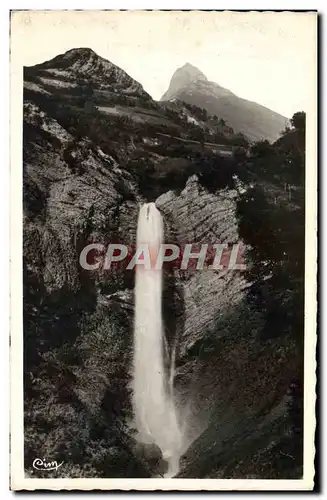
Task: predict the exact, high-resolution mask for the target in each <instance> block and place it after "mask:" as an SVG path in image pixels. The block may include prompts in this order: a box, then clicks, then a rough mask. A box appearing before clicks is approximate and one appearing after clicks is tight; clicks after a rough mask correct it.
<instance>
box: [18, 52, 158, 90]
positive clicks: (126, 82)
mask: <svg viewBox="0 0 327 500" xmlns="http://www.w3.org/2000/svg"><path fill="white" fill-rule="evenodd" d="M27 69H28V72H29V73H31V72H32V73H35V74H34V77H35V76H37V77H38V78H39V80H40V81H39V82H38V83H46V84H47V85H51V84H54V85H55V86H60V87H63V86H65V87H67V85H68V82H71V84H76V82H77V81H78V80H80V79H85V80H87V81H88V82H89V83H90V84H91V85H92V87H93V88H94V89H98V90H109V89H112V90H114V91H115V92H118V93H119V92H121V93H124V94H130V95H135V96H137V97H142V98H144V99H150V96H149V94H147V92H145V91H144V89H143V87H142V85H141V84H140V83H139V82H137V81H136V80H134V79H133V78H132V77H131V76H129V75H128V74H127V73H126V71H124V70H123V69H122V68H119V67H118V66H116V65H115V64H113V63H112V62H110V61H108V60H107V59H105V58H104V57H101V56H99V55H98V54H97V53H96V52H94V50H92V49H91V48H89V47H79V48H73V49H70V50H68V51H66V52H65V53H63V54H59V55H58V56H56V57H54V58H53V59H50V60H49V61H45V62H44V63H41V64H36V65H35V66H30V67H28V68H27ZM27 76H28V75H27ZM34 80H35V78H34ZM51 80H52V81H51ZM60 82H61V83H60Z"/></svg>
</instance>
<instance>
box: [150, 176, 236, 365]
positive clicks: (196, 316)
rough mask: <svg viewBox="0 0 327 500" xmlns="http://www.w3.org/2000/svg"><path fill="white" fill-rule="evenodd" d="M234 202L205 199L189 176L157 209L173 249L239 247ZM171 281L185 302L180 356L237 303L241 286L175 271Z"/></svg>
mask: <svg viewBox="0 0 327 500" xmlns="http://www.w3.org/2000/svg"><path fill="white" fill-rule="evenodd" d="M235 198H236V192H234V191H231V190H228V189H226V190H221V191H219V192H217V193H215V194H212V193H209V192H208V191H206V190H205V189H204V188H203V187H202V186H201V185H200V184H199V182H198V179H197V176H193V177H191V178H189V180H188V181H187V183H186V186H185V188H184V189H183V191H182V192H181V193H180V195H177V194H175V193H174V192H172V191H170V192H168V193H165V194H164V195H162V196H160V197H159V198H158V199H157V201H156V205H157V207H158V208H159V209H160V210H161V211H162V213H163V214H164V216H165V217H166V219H167V220H168V221H169V222H168V225H169V226H170V228H171V231H172V232H173V233H174V235H175V238H176V242H177V244H179V245H181V246H182V245H183V244H185V243H204V244H211V245H214V244H216V243H227V244H234V243H238V233H237V221H236V218H235V210H236V206H235ZM175 279H176V280H177V281H179V283H180V285H181V288H182V290H183V297H184V325H183V331H182V332H181V335H180V344H179V350H180V351H179V352H180V355H183V354H185V353H186V352H187V350H188V349H189V348H191V347H192V345H193V344H194V342H195V341H196V340H198V339H200V338H201V337H202V336H203V335H204V333H205V332H206V331H207V330H209V329H210V328H211V327H212V326H213V324H214V322H215V320H216V317H217V315H218V314H224V312H225V311H226V309H228V308H230V307H232V306H233V304H237V303H238V302H239V301H240V300H241V299H242V297H243V288H244V286H245V281H244V279H243V278H242V277H241V275H240V273H239V272H236V271H232V270H228V269H224V270H222V271H214V270H211V269H208V268H206V267H204V269H203V270H194V271H193V272H192V273H188V275H187V276H183V274H182V272H179V271H178V270H177V271H176V274H175Z"/></svg>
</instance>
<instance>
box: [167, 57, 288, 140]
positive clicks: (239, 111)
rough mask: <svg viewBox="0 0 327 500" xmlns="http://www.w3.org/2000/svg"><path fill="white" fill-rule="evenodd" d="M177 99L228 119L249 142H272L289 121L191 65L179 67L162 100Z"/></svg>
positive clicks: (230, 124) (235, 129)
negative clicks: (264, 140) (207, 76)
mask: <svg viewBox="0 0 327 500" xmlns="http://www.w3.org/2000/svg"><path fill="white" fill-rule="evenodd" d="M172 99H179V100H181V101H185V102H187V103H189V104H194V105H196V106H199V107H201V108H204V109H206V110H207V111H208V112H210V113H211V114H215V115H217V116H218V117H219V118H222V119H224V120H225V121H227V123H228V125H229V126H231V127H232V128H233V129H234V131H235V132H242V133H243V134H245V135H246V136H247V137H248V138H249V139H250V140H251V141H257V140H261V139H268V140H269V141H275V140H276V139H277V138H278V137H279V136H280V133H281V131H282V130H283V129H284V128H285V126H286V125H287V123H288V120H287V118H285V117H284V116H282V115H280V114H279V113H276V112H274V111H272V110H270V109H268V108H266V107H264V106H261V105H260V104H257V103H255V102H251V101H247V100H246V99H241V98H240V97H238V96H236V95H235V94H233V93H232V92H231V91H230V90H228V89H225V88H223V87H221V86H220V85H218V84H217V83H215V82H210V81H208V79H207V78H206V76H205V75H204V74H203V73H202V72H201V71H200V70H199V69H197V68H195V67H194V66H192V65H191V64H185V65H184V66H183V67H181V68H178V69H177V70H176V71H175V73H174V74H173V76H172V79H171V82H170V85H169V88H168V90H167V91H166V92H165V94H164V95H163V96H162V98H161V100H162V101H169V100H172Z"/></svg>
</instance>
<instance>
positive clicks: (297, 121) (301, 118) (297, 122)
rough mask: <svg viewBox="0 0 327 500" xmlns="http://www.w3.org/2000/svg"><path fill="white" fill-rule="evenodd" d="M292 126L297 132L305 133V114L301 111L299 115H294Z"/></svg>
mask: <svg viewBox="0 0 327 500" xmlns="http://www.w3.org/2000/svg"><path fill="white" fill-rule="evenodd" d="M291 125H292V127H294V128H295V129H296V130H299V131H301V132H302V131H304V130H305V112H304V111H299V112H297V113H294V115H293V116H292V118H291Z"/></svg>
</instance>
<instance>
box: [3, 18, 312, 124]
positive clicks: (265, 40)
mask: <svg viewBox="0 0 327 500" xmlns="http://www.w3.org/2000/svg"><path fill="white" fill-rule="evenodd" d="M316 19H317V17H316V14H315V13H310V14H307V13H292V12H281V13H270V12H267V13H260V12H252V13H237V12H196V11H193V12H163V11H161V12H158V11H153V12H142V11H128V12H119V11H112V12H110V11H106V12H104V11H48V12H46V11H27V12H15V13H14V15H13V20H12V31H11V35H12V51H13V52H15V56H16V57H19V60H20V62H21V64H22V65H27V66H29V65H33V64H37V63H40V62H44V61H46V60H48V59H51V58H52V57H54V56H56V55H58V54H60V53H63V52H65V51H66V50H69V49H72V48H77V47H90V48H91V49H93V50H94V51H95V52H96V53H97V54H99V55H100V56H102V57H104V58H106V59H108V60H110V61H111V62H113V63H114V64H116V65H118V66H120V67H121V68H123V69H124V70H125V71H126V72H127V73H128V74H129V75H130V76H132V77H133V78H134V79H135V80H137V81H139V82H140V83H141V84H142V85H143V87H144V89H145V90H146V91H147V92H148V93H149V94H150V95H151V96H152V97H153V98H154V99H156V100H158V99H160V97H161V96H162V94H163V93H164V92H165V91H166V90H167V88H168V85H169V81H170V78H171V76H172V74H173V73H174V71H175V70H176V69H177V68H178V67H180V66H182V65H184V64H185V63H186V62H189V63H191V64H193V65H194V66H196V67H198V68H199V69H200V70H201V71H202V72H203V73H204V74H205V75H206V76H207V78H208V79H209V80H212V81H214V82H217V83H218V84H219V85H221V86H223V87H226V88H228V89H229V90H231V91H232V92H234V93H235V94H237V95H238V96H240V97H243V98H245V99H249V100H253V101H256V102H258V103H259V104H263V105H264V106H267V107H268V108H270V109H273V110H274V111H277V112H279V113H281V114H283V115H284V116H287V117H291V116H292V115H293V113H294V112H296V111H300V110H304V111H307V110H308V106H310V103H312V95H313V93H314V92H315V85H316V83H315V71H316V70H315V65H316Z"/></svg>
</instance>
